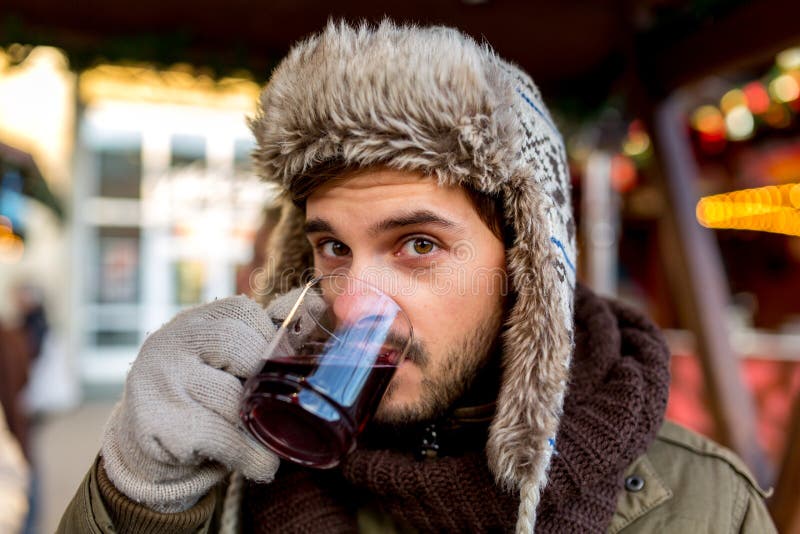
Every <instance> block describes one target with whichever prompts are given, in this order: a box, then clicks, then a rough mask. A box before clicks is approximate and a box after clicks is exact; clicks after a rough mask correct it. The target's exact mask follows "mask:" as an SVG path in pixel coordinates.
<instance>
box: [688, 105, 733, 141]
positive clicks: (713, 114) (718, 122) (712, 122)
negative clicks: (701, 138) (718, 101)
mask: <svg viewBox="0 0 800 534" xmlns="http://www.w3.org/2000/svg"><path fill="white" fill-rule="evenodd" d="M692 126H693V127H694V129H695V130H697V131H698V132H700V133H703V134H706V135H709V136H717V135H725V119H724V118H723V117H722V113H721V112H720V111H719V110H718V109H717V108H715V107H714V106H700V107H699V108H697V109H696V110H695V112H694V114H693V115H692Z"/></svg>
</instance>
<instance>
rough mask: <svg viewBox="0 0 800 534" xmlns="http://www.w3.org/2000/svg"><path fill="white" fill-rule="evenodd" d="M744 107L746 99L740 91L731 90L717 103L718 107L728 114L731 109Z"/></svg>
mask: <svg viewBox="0 0 800 534" xmlns="http://www.w3.org/2000/svg"><path fill="white" fill-rule="evenodd" d="M746 105H747V97H746V96H745V95H744V91H742V90H741V89H731V90H730V91H728V92H727V93H725V94H724V95H723V97H722V100H720V103H719V107H720V108H722V111H723V112H724V113H730V112H731V110H732V109H733V108H736V107H738V106H746Z"/></svg>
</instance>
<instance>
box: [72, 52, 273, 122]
mask: <svg viewBox="0 0 800 534" xmlns="http://www.w3.org/2000/svg"><path fill="white" fill-rule="evenodd" d="M79 88H80V96H81V99H82V100H83V101H84V102H89V103H91V102H94V101H97V100H104V99H111V100H127V101H130V100H133V101H148V102H159V103H164V102H171V103H175V104H180V105H194V106H203V107H214V108H225V109H242V110H243V111H247V112H249V111H252V109H253V106H254V105H255V102H256V100H257V98H258V94H259V91H260V87H259V85H258V84H257V83H255V82H254V81H252V80H248V79H245V78H222V79H221V80H214V79H212V78H211V77H209V76H207V75H205V74H202V73H198V74H196V75H195V74H193V73H192V72H191V68H189V67H187V66H186V65H182V64H178V65H174V66H173V67H172V68H170V69H167V70H156V69H151V68H147V67H127V66H120V65H99V66H97V67H93V68H91V69H89V70H86V71H84V72H83V73H82V74H81V75H80V78H79Z"/></svg>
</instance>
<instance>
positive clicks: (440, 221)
mask: <svg viewBox="0 0 800 534" xmlns="http://www.w3.org/2000/svg"><path fill="white" fill-rule="evenodd" d="M415 224H430V225H433V226H438V227H439V228H443V229H445V230H456V231H461V232H463V231H464V227H463V226H462V225H460V224H458V223H456V222H454V221H451V220H449V219H445V218H444V217H442V216H441V215H437V214H436V213H434V212H432V211H430V210H417V211H412V212H409V213H403V214H401V215H398V216H396V217H391V218H389V219H385V220H383V221H381V222H379V223H376V224H374V225H372V227H371V228H370V229H369V234H370V235H371V236H376V235H378V234H380V233H381V232H388V231H389V230H394V229H395V228H402V227H404V226H413V225H415Z"/></svg>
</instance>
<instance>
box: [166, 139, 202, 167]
mask: <svg viewBox="0 0 800 534" xmlns="http://www.w3.org/2000/svg"><path fill="white" fill-rule="evenodd" d="M171 147H172V152H171V153H172V160H171V164H172V166H173V167H186V166H188V165H196V166H203V167H204V166H205V164H206V140H205V138H204V137H202V136H200V135H181V134H177V135H173V136H172V141H171Z"/></svg>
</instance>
